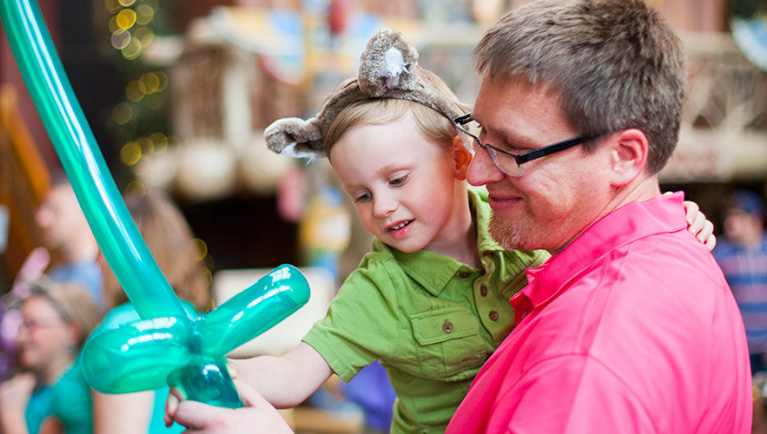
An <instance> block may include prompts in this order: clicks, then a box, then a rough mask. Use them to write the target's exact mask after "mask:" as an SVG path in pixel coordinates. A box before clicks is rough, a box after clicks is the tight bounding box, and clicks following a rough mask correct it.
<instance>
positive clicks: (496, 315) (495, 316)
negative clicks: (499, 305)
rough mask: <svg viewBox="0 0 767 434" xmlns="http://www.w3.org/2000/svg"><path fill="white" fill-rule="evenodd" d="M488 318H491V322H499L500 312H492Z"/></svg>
mask: <svg viewBox="0 0 767 434" xmlns="http://www.w3.org/2000/svg"><path fill="white" fill-rule="evenodd" d="M488 317H490V321H498V312H496V311H494V310H491V311H490V314H489V315H488Z"/></svg>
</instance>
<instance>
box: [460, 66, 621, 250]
mask: <svg viewBox="0 0 767 434" xmlns="http://www.w3.org/2000/svg"><path fill="white" fill-rule="evenodd" d="M473 118H474V119H475V120H477V121H478V122H479V123H480V124H481V125H482V128H483V130H482V131H483V132H482V135H481V137H480V139H481V140H482V142H483V143H489V144H492V145H493V146H495V147H497V148H500V149H503V150H506V151H509V152H512V153H514V154H522V153H525V152H529V151H532V150H534V149H538V148H541V147H544V146H546V145H550V144H552V143H555V142H559V141H562V140H566V139H569V138H572V137H575V136H578V135H579V132H578V131H575V130H574V129H573V128H572V127H571V126H570V125H569V123H568V122H567V121H566V120H565V118H564V116H563V114H562V112H561V106H560V103H559V99H558V98H557V96H556V95H554V94H551V93H547V92H546V90H545V88H542V87H541V86H536V87H533V86H530V85H529V84H527V83H526V82H524V81H510V80H507V81H506V82H502V80H497V81H493V80H490V79H489V78H487V77H486V78H484V79H483V81H482V84H481V86H480V91H479V95H478V97H477V101H476V104H475V106H474V112H473ZM610 161H611V160H610V154H609V153H608V152H607V151H605V150H604V149H603V147H602V146H600V147H599V148H598V149H597V151H596V152H595V153H586V152H585V151H584V150H583V147H582V146H581V145H578V146H575V147H573V148H570V149H567V150H565V151H562V152H559V153H556V154H552V155H548V156H545V157H542V158H540V159H537V160H533V161H530V162H528V163H525V164H524V168H525V172H524V175H522V176H520V177H512V176H509V175H506V174H505V173H503V172H501V171H500V170H499V169H498V168H497V167H496V166H495V165H494V164H493V162H492V161H491V160H490V158H489V156H488V154H487V152H486V151H485V150H483V149H476V155H475V156H474V159H473V160H472V162H471V164H470V165H469V171H468V173H467V179H468V181H469V182H470V183H471V184H473V185H485V186H487V190H488V192H489V194H490V195H489V202H490V206H491V207H492V209H493V216H492V219H491V221H490V233H491V235H492V236H493V238H495V239H496V240H497V241H498V242H499V243H501V245H503V246H504V247H505V248H507V249H520V250H521V249H524V250H532V249H544V250H548V251H550V252H552V253H554V254H556V253H558V252H559V251H561V250H562V249H563V248H564V247H565V246H566V245H567V244H569V243H570V242H571V241H572V240H573V239H574V238H575V237H576V236H578V235H579V234H580V233H581V232H583V231H584V230H585V229H586V228H588V226H590V225H591V224H592V223H593V222H595V221H596V220H597V219H598V218H600V217H601V216H602V215H603V212H604V210H605V207H606V206H607V204H608V203H609V201H610V198H611V196H612V194H614V191H613V190H612V187H611V186H610V182H609V180H608V179H609V178H608V177H609V171H608V169H609V167H610Z"/></svg>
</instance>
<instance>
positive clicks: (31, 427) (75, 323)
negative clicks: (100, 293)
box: [0, 280, 99, 434]
mask: <svg viewBox="0 0 767 434" xmlns="http://www.w3.org/2000/svg"><path fill="white" fill-rule="evenodd" d="M28 286H29V289H30V295H28V296H27V297H25V298H23V299H22V300H21V301H20V302H19V307H18V308H19V310H20V313H21V318H22V323H21V326H20V328H19V331H18V360H19V365H20V366H21V367H22V368H23V369H24V371H23V372H21V373H19V374H17V375H16V376H14V377H12V378H11V379H9V380H6V381H5V382H3V383H2V384H0V431H1V432H5V433H8V434H12V433H26V432H30V433H37V432H40V430H41V429H44V427H45V429H48V428H51V429H52V428H54V427H56V428H60V429H61V428H63V429H65V430H66V432H67V433H83V434H87V433H90V432H92V423H91V421H92V417H91V399H90V398H91V397H90V390H89V389H88V387H87V385H86V386H84V387H83V385H84V384H85V382H84V380H82V377H80V378H79V379H78V375H79V369H77V365H76V362H75V360H76V358H77V355H78V354H79V352H80V349H81V348H82V345H83V343H84V342H85V339H86V338H87V336H88V335H89V334H90V331H91V330H92V329H93V327H94V326H95V325H96V323H97V322H98V320H99V315H98V310H97V308H96V306H95V304H94V302H93V300H92V298H91V296H90V295H89V293H88V291H87V290H86V289H84V288H81V287H79V286H77V285H73V284H68V283H55V282H50V281H43V280H40V281H35V282H29V283H28Z"/></svg>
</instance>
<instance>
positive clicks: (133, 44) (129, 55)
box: [120, 38, 142, 60]
mask: <svg viewBox="0 0 767 434" xmlns="http://www.w3.org/2000/svg"><path fill="white" fill-rule="evenodd" d="M141 48H142V47H141V42H140V41H139V40H138V39H136V38H131V40H130V42H128V45H126V46H125V47H124V48H123V49H122V50H120V51H121V52H122V55H123V57H124V58H126V59H128V60H133V59H135V58H137V57H138V56H139V55H140V54H141Z"/></svg>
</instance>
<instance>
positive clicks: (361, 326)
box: [232, 30, 548, 432]
mask: <svg viewBox="0 0 767 434" xmlns="http://www.w3.org/2000/svg"><path fill="white" fill-rule="evenodd" d="M416 60H417V53H416V52H415V50H414V49H413V48H412V47H411V46H410V45H409V44H408V43H407V42H406V41H405V40H404V39H403V38H402V36H401V35H400V34H399V33H397V32H395V31H392V30H383V31H381V32H379V33H378V34H377V35H376V36H374V37H373V39H372V40H371V41H370V42H369V43H368V46H367V48H366V51H365V53H364V54H363V56H362V66H361V72H360V77H359V78H358V79H353V80H350V81H347V82H346V83H344V84H342V85H341V86H340V87H339V88H338V89H337V90H336V91H335V92H334V93H333V94H332V95H331V96H330V97H329V99H328V100H327V101H326V103H325V106H324V107H323V109H322V110H321V111H320V113H319V114H318V115H317V117H316V118H313V119H310V120H309V121H303V120H300V119H284V120H281V121H278V122H276V123H275V124H273V125H272V126H270V128H269V129H267V132H266V134H267V142H268V143H269V146H270V148H271V149H272V150H275V151H278V152H282V153H288V154H292V155H303V156H306V155H315V156H317V155H319V156H327V157H328V158H329V160H330V162H331V164H332V166H333V168H334V170H335V171H336V174H337V175H338V177H339V180H340V181H341V184H342V185H343V187H344V189H345V190H346V192H347V193H348V194H349V195H350V196H351V197H352V199H353V200H354V203H355V205H356V209H357V212H358V214H359V216H360V219H361V221H362V223H363V224H364V226H365V227H366V228H367V229H368V230H369V231H370V232H371V233H372V234H373V235H375V237H376V238H375V240H374V242H373V249H372V252H370V253H369V254H368V255H367V256H365V258H364V259H363V260H362V263H361V264H360V266H359V268H358V269H357V270H356V271H355V272H353V273H352V274H351V275H350V276H349V277H348V279H347V280H346V281H345V282H344V283H343V285H342V286H341V288H340V290H339V293H338V295H337V296H336V298H335V299H334V300H333V302H332V303H331V305H330V308H329V310H328V313H327V316H326V317H325V318H324V319H322V320H320V321H319V322H317V324H315V326H314V327H313V328H312V330H311V331H310V332H309V334H308V335H307V336H306V337H305V338H304V340H303V342H302V343H301V344H299V345H298V346H297V347H296V348H295V349H293V350H291V351H290V352H288V353H287V354H285V355H283V356H282V357H268V356H264V357H256V358H253V359H248V360H233V361H232V362H233V365H234V369H235V370H236V372H237V375H238V377H239V378H240V380H244V381H246V382H248V383H250V384H252V385H254V386H255V387H256V389H257V390H258V391H259V392H260V393H261V394H262V395H263V396H264V397H265V398H266V399H267V400H268V401H269V402H270V403H272V404H273V405H275V406H277V407H291V406H295V405H297V404H299V403H301V402H302V401H304V399H306V398H307V397H308V396H309V395H310V394H311V393H312V392H314V391H315V390H316V389H317V388H319V387H320V386H321V385H322V384H323V383H324V382H325V381H326V380H327V379H328V378H329V377H330V376H331V374H333V373H335V374H337V375H338V376H339V377H340V378H341V379H343V380H344V381H349V380H351V379H352V378H353V377H354V376H355V375H356V374H357V373H358V372H359V371H360V370H361V369H362V368H363V367H364V366H366V365H368V364H370V363H372V362H374V361H375V360H380V361H381V364H382V365H383V366H384V367H385V368H386V369H387V371H388V374H389V378H390V380H391V383H392V386H393V387H394V390H395V391H396V392H397V396H398V399H397V401H396V403H395V409H394V420H393V422H392V428H391V431H392V432H444V430H445V428H446V426H447V423H448V422H449V420H450V417H451V416H452V414H453V412H454V411H455V409H456V408H457V406H458V404H459V403H460V402H461V399H462V398H463V397H464V396H465V394H466V392H467V390H468V388H469V385H470V383H471V381H472V379H473V378H474V376H475V375H476V374H477V372H478V371H479V369H480V367H481V366H482V364H483V363H484V362H485V361H486V360H487V358H488V357H489V356H490V354H492V352H493V351H494V350H495V349H496V348H497V346H498V345H499V344H500V343H501V342H502V341H503V339H504V338H505V337H506V336H507V335H508V334H509V332H510V331H511V329H512V327H513V324H514V311H513V309H512V308H511V306H510V305H509V299H510V298H511V296H512V295H513V294H515V293H516V292H518V291H519V290H520V289H522V288H523V287H524V286H525V285H526V284H527V281H526V280H525V269H526V268H527V267H532V266H536V265H539V264H540V263H542V262H543V261H544V260H546V259H547V258H548V254H547V253H546V252H543V251H534V252H522V251H505V250H504V249H503V248H502V247H501V246H500V245H499V244H498V243H496V242H495V241H493V239H492V238H491V237H490V236H489V234H488V221H489V219H490V208H489V206H488V204H487V202H486V198H484V197H483V195H482V194H481V193H479V192H477V191H474V190H469V189H468V188H467V184H466V182H465V174H466V169H467V166H468V163H469V161H470V160H471V157H472V154H471V153H470V152H469V151H468V150H467V148H466V147H465V146H464V143H463V142H462V141H461V139H460V138H458V137H456V127H455V126H454V124H453V123H452V119H454V118H456V117H458V116H460V115H462V114H463V113H465V112H466V108H465V107H464V106H463V105H462V104H461V103H460V102H458V100H457V98H456V97H455V96H454V95H453V93H452V92H451V91H450V90H449V89H448V88H447V86H446V85H445V84H444V83H443V82H442V81H441V80H439V78H437V77H436V76H434V75H433V74H431V73H430V72H428V71H425V70H422V69H421V68H420V67H418V66H417V64H416Z"/></svg>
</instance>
